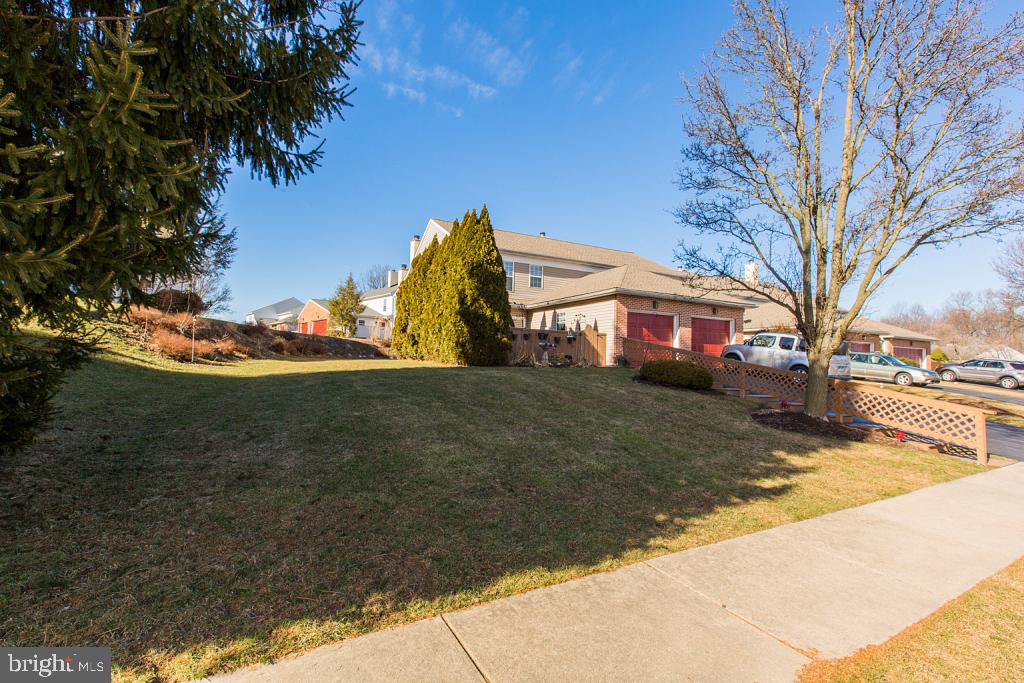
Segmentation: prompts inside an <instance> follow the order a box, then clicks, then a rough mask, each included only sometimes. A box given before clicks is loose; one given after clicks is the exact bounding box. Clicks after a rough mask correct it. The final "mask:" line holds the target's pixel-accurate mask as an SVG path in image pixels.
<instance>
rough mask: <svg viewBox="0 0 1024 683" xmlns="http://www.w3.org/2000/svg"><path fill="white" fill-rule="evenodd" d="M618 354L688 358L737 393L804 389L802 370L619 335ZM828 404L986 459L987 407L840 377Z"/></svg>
mask: <svg viewBox="0 0 1024 683" xmlns="http://www.w3.org/2000/svg"><path fill="white" fill-rule="evenodd" d="M623 354H624V355H625V356H626V358H628V359H629V360H630V362H631V363H634V364H640V363H643V362H644V361H648V360H681V361H686V362H689V363H694V364H695V365H699V366H701V367H703V368H705V369H707V370H708V371H709V372H710V373H711V376H712V377H713V378H714V380H715V385H716V386H717V387H718V388H720V389H723V390H732V391H736V392H738V393H739V395H740V396H741V397H750V396H761V397H764V396H768V397H772V398H776V399H779V400H780V401H787V402H788V403H803V401H804V399H805V397H806V393H807V375H805V374H803V373H800V372H790V371H789V370H777V369H775V368H769V367H765V366H763V365H754V364H752V363H744V362H742V361H737V360H730V359H728V358H718V357H716V356H709V355H707V354H703V353H698V352H696V351H687V350H686V349H677V348H675V347H671V346H664V345H661V344H654V343H651V342H645V341H640V340H638V339H625V340H623ZM829 405H830V408H831V411H832V418H833V419H836V420H843V419H844V418H847V417H856V418H860V419H862V420H866V421H868V422H872V423H875V424H879V425H882V426H884V427H888V428H891V429H895V430H898V431H902V432H906V433H907V434H912V435H915V436H918V437H922V438H924V439H926V440H932V441H937V442H941V443H944V444H950V445H953V446H959V447H962V448H967V449H971V450H973V451H975V452H976V453H977V457H978V462H979V463H981V464H986V463H988V440H987V432H986V426H985V416H986V414H987V411H985V410H982V409H981V408H973V407H970V406H962V405H957V404H954V403H947V402H945V401H937V400H935V399H931V398H924V397H920V396H913V395H911V394H906V393H902V392H898V391H889V390H887V389H878V388H875V387H870V386H865V385H862V384H854V383H852V382H843V381H840V380H829Z"/></svg>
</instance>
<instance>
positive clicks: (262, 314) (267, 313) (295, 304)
mask: <svg viewBox="0 0 1024 683" xmlns="http://www.w3.org/2000/svg"><path fill="white" fill-rule="evenodd" d="M304 305H305V304H303V302H301V301H299V300H298V299H296V298H295V297H293V296H291V297H288V298H287V299H281V300H280V301H277V302H275V303H272V304H270V305H269V306H263V307H261V308H257V309H256V310H254V311H250V313H249V314H250V315H252V316H253V317H255V318H256V319H257V320H269V319H271V318H277V317H278V316H281V315H284V314H286V313H295V314H296V315H297V314H298V312H299V311H301V310H302V307H303V306H304Z"/></svg>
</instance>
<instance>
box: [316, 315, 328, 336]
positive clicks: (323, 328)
mask: <svg viewBox="0 0 1024 683" xmlns="http://www.w3.org/2000/svg"><path fill="white" fill-rule="evenodd" d="M313 334H319V335H320V336H323V335H325V334H327V320H326V319H324V320H314V321H313Z"/></svg>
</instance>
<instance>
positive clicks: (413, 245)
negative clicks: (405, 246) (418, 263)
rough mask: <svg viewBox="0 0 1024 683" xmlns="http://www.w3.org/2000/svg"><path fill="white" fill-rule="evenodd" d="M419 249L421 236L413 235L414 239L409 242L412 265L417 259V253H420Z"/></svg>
mask: <svg viewBox="0 0 1024 683" xmlns="http://www.w3.org/2000/svg"><path fill="white" fill-rule="evenodd" d="M419 248H420V236H419V235H413V236H412V239H411V240H410V241H409V263H412V260H413V259H414V258H416V252H417V251H419Z"/></svg>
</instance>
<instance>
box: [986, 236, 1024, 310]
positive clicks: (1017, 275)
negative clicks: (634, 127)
mask: <svg viewBox="0 0 1024 683" xmlns="http://www.w3.org/2000/svg"><path fill="white" fill-rule="evenodd" d="M992 265H993V266H994V267H995V269H996V272H997V273H999V275H1000V276H1002V278H1003V290H1002V292H1001V293H1002V298H1003V305H1004V306H1005V307H1006V311H1007V316H1008V317H1009V318H1010V319H1011V323H1012V324H1013V327H1014V329H1016V330H1021V329H1022V328H1024V237H1018V238H1017V239H1015V240H1014V241H1013V242H1011V243H1010V244H1008V245H1007V248H1006V250H1005V251H1004V252H1003V253H1002V254H1000V256H999V258H997V259H996V260H995V261H994V262H993V264H992Z"/></svg>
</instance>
